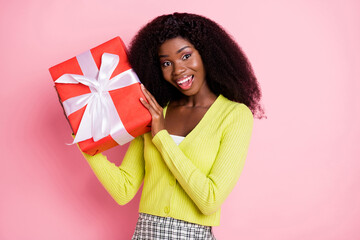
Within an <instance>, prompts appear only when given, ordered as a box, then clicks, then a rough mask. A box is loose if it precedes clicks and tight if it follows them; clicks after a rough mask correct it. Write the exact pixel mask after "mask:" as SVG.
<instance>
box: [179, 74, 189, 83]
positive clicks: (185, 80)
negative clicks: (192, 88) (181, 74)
mask: <svg viewBox="0 0 360 240" xmlns="http://www.w3.org/2000/svg"><path fill="white" fill-rule="evenodd" d="M191 78H192V76H189V77H187V78H185V79H183V80H181V81H178V82H177V83H178V84H183V83H185V82H187V81H189V80H190V79H191Z"/></svg>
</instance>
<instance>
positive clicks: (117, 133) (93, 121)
mask: <svg viewBox="0 0 360 240" xmlns="http://www.w3.org/2000/svg"><path fill="white" fill-rule="evenodd" d="M76 58H77V60H78V62H79V65H80V68H81V70H82V72H83V74H84V75H76V74H64V75H62V76H61V77H60V78H58V79H57V80H56V81H55V82H56V83H67V84H79V83H80V84H83V85H86V86H88V87H89V88H90V91H91V93H87V94H83V95H80V96H76V97H73V98H69V99H67V100H66V101H64V102H63V106H64V110H65V112H66V115H67V116H69V115H70V114H72V113H74V112H76V111H78V110H79V109H81V108H83V107H85V106H86V109H85V112H84V115H83V116H82V119H81V122H80V126H79V129H78V131H77V133H76V136H75V139H74V142H73V143H78V142H81V141H84V140H87V139H90V138H93V139H94V141H95V142H96V141H98V140H100V139H102V138H104V137H106V136H108V135H109V134H110V135H111V137H112V138H113V139H114V140H115V141H116V142H117V143H118V144H120V145H123V144H125V143H127V142H129V141H131V140H132V139H134V137H133V136H131V135H130V134H129V133H128V132H127V131H126V129H125V127H124V125H123V123H122V121H121V119H120V117H119V114H118V112H117V110H116V107H115V105H114V103H113V101H112V99H111V96H110V94H109V91H111V90H115V89H119V88H122V87H126V86H129V85H132V84H135V83H139V82H140V81H139V78H138V77H137V75H136V73H135V72H134V71H133V70H132V69H129V70H127V71H125V72H122V73H120V74H119V75H116V76H115V77H113V78H111V79H110V77H111V75H112V73H113V72H114V70H115V68H116V66H117V65H118V64H119V56H118V55H114V54H110V53H104V54H103V55H102V57H101V66H100V71H99V70H98V68H97V66H96V64H95V61H94V59H93V57H92V55H91V52H90V51H87V52H85V53H83V54H81V55H78V56H76Z"/></svg>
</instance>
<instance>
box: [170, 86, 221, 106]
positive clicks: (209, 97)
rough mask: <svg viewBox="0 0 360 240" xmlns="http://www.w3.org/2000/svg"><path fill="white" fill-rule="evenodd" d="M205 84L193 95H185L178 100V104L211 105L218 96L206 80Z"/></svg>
mask: <svg viewBox="0 0 360 240" xmlns="http://www.w3.org/2000/svg"><path fill="white" fill-rule="evenodd" d="M204 84H205V85H204V86H203V87H202V88H201V89H200V91H199V92H198V93H196V94H195V95H191V96H186V95H184V96H183V97H182V98H181V99H179V100H178V101H177V102H178V104H179V105H182V106H186V107H210V106H211V104H212V103H213V102H214V101H215V100H216V98H217V96H216V95H215V94H214V93H213V92H212V91H210V89H209V87H208V86H207V84H206V82H205V83H204Z"/></svg>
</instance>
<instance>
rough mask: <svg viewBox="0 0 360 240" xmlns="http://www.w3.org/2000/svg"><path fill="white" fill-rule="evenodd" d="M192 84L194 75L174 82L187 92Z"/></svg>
mask: <svg viewBox="0 0 360 240" xmlns="http://www.w3.org/2000/svg"><path fill="white" fill-rule="evenodd" d="M193 82H194V75H191V76H185V77H182V78H179V79H177V80H176V84H177V85H178V86H179V87H180V88H181V89H183V90H187V89H189V88H191V85H192V83H193Z"/></svg>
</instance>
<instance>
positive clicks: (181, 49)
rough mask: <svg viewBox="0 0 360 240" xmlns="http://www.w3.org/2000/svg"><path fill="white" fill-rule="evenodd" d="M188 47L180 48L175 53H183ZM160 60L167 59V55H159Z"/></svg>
mask: <svg viewBox="0 0 360 240" xmlns="http://www.w3.org/2000/svg"><path fill="white" fill-rule="evenodd" d="M189 47H190V46H184V47H182V48H180V49H179V50H177V51H176V53H180V52H181V51H183V50H184V49H186V48H189ZM159 57H160V58H162V57H169V55H159Z"/></svg>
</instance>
